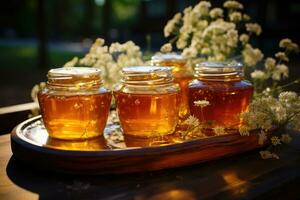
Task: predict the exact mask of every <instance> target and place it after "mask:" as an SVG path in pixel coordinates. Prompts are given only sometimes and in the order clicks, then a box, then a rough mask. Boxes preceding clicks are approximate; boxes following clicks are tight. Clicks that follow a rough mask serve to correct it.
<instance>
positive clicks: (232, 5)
mask: <svg viewBox="0 0 300 200" xmlns="http://www.w3.org/2000/svg"><path fill="white" fill-rule="evenodd" d="M223 7H224V8H228V9H243V8H244V6H243V4H241V3H239V2H237V1H231V0H229V1H226V2H225V3H224V4H223Z"/></svg>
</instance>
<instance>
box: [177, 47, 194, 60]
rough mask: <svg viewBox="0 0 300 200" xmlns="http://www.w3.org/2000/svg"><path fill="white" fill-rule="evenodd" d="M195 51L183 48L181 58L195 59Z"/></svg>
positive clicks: (190, 48)
mask: <svg viewBox="0 0 300 200" xmlns="http://www.w3.org/2000/svg"><path fill="white" fill-rule="evenodd" d="M197 53H198V52H197V50H196V49H195V48H192V47H189V48H185V49H184V50H183V52H182V54H181V55H182V56H183V57H184V58H195V57H197Z"/></svg>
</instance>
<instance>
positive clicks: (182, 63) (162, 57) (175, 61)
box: [151, 53, 194, 119]
mask: <svg viewBox="0 0 300 200" xmlns="http://www.w3.org/2000/svg"><path fill="white" fill-rule="evenodd" d="M151 64H152V65H154V66H168V67H173V68H172V72H173V77H174V82H175V83H177V84H179V86H180V88H181V92H180V99H181V104H180V108H179V117H180V118H181V119H184V118H186V117H187V116H188V115H189V103H188V83H189V81H191V80H192V79H193V78H194V76H193V72H192V69H190V68H189V67H188V66H187V61H186V60H185V59H184V58H183V57H182V56H180V55H178V54H175V53H169V54H157V55H154V56H153V57H152V59H151Z"/></svg>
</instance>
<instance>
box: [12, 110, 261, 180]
mask: <svg viewBox="0 0 300 200" xmlns="http://www.w3.org/2000/svg"><path fill="white" fill-rule="evenodd" d="M116 130H120V127H119V126H118V125H116V124H108V125H107V127H106V129H105V133H104V137H98V138H94V139H90V140H85V141H72V142H68V141H62V140H54V139H51V138H49V137H48V133H47V131H46V129H45V128H44V126H43V123H42V121H41V116H37V117H34V118H31V119H28V120H26V121H24V122H23V123H21V124H19V125H18V126H17V127H16V128H15V129H14V130H13V131H12V133H11V148H12V152H13V154H14V156H16V157H17V158H18V159H19V160H22V161H23V162H25V163H27V164H30V165H31V166H35V167H37V168H40V169H47V170H52V171H53V170H54V171H59V172H64V173H76V174H111V173H115V174H116V173H130V172H142V171H151V170H160V169H166V168H174V167H180V166H186V165H191V164H195V163H201V162H206V161H210V160H215V159H218V158H221V157H225V156H230V155H234V154H239V153H242V152H245V151H249V150H253V149H257V148H260V147H262V146H261V145H258V141H257V136H256V134H252V135H251V136H245V137H242V136H240V135H239V134H237V133H236V134H230V135H224V136H213V137H206V138H198V139H192V140H179V139H178V138H176V137H172V138H171V139H170V138H169V139H167V141H168V142H166V143H164V144H158V143H157V144H155V142H153V141H151V142H149V141H145V140H135V139H130V138H126V139H125V141H124V138H123V136H122V135H121V134H120V131H116Z"/></svg>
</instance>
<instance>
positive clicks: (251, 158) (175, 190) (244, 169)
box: [0, 134, 300, 200]
mask: <svg viewBox="0 0 300 200" xmlns="http://www.w3.org/2000/svg"><path fill="white" fill-rule="evenodd" d="M294 137H295V139H294V140H293V142H292V144H290V145H289V146H286V147H285V148H284V150H283V151H282V153H281V155H280V156H281V159H280V160H262V159H261V158H260V156H259V154H258V151H252V152H248V153H244V154H241V155H238V156H233V157H229V158H224V159H222V160H217V161H212V162H208V163H203V164H198V165H193V166H189V167H183V168H177V169H169V170H163V171H156V172H151V173H150V172H148V173H139V174H124V175H105V176H78V175H66V174H56V173H51V172H45V171H39V170H38V169H36V168H34V167H31V166H25V165H24V164H22V163H21V162H20V161H18V160H16V158H14V156H12V153H11V150H10V136H9V134H6V135H2V136H0V199H1V200H2V199H3V200H9V199H22V200H26V199H113V200H114V199H136V200H145V199H151V200H156V199H163V200H168V199H176V200H177V199H183V200H191V199H192V200H193V199H270V198H272V199H300V134H294Z"/></svg>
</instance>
